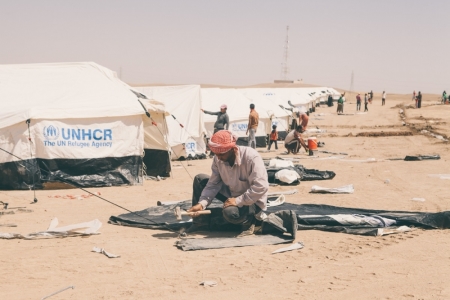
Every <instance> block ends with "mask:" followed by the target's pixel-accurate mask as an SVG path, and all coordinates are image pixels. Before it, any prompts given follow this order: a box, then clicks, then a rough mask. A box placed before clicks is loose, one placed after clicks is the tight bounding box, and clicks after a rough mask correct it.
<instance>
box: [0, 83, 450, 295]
mask: <svg viewBox="0 0 450 300" xmlns="http://www.w3.org/2000/svg"><path fill="white" fill-rule="evenodd" d="M387 92H388V93H389V91H387ZM346 96H347V103H346V104H345V107H344V113H345V115H341V116H338V115H336V106H334V107H331V108H328V107H326V106H324V105H322V107H320V108H318V109H317V110H316V112H315V113H314V114H312V115H311V117H310V127H312V128H314V127H315V126H318V127H319V128H323V129H326V130H327V132H326V133H324V134H320V135H317V136H318V138H319V140H320V141H322V142H325V147H324V148H321V149H322V150H328V151H332V152H346V153H348V154H349V155H348V156H347V157H345V158H344V159H325V158H327V157H329V156H330V155H329V154H323V153H320V154H319V155H318V156H316V157H309V156H307V154H306V153H304V152H301V153H300V154H299V155H298V156H300V163H301V164H303V165H304V166H306V167H307V168H315V169H320V170H331V171H334V172H336V174H337V175H336V177H335V178H334V179H333V180H330V181H321V182H314V181H309V182H302V183H301V184H300V185H298V186H295V187H292V186H283V187H271V188H270V191H278V190H290V189H293V188H295V189H297V190H298V193H297V194H295V195H290V196H287V201H289V202H293V203H315V204H319V203H322V204H329V205H336V206H346V207H357V208H369V209H385V210H407V211H423V212H439V211H446V210H450V201H449V184H450V180H445V179H439V178H436V177H430V176H429V175H430V174H450V163H449V160H450V154H449V148H450V146H449V143H448V142H443V141H442V140H439V139H437V138H435V137H432V136H430V135H428V133H426V132H424V133H422V130H427V132H434V133H435V134H439V135H443V136H445V137H449V136H450V129H449V128H450V127H449V126H450V105H435V103H437V102H438V101H439V96H438V95H424V101H423V107H422V108H421V109H414V108H407V109H405V120H404V122H405V123H406V124H407V125H406V126H403V124H402V122H403V120H402V119H401V115H400V114H399V111H400V109H401V107H403V106H404V105H406V106H409V105H413V102H412V101H411V96H410V95H394V94H388V97H387V100H386V106H381V97H380V94H376V95H375V99H374V102H373V103H372V104H369V112H368V113H367V114H355V110H356V104H355V102H356V101H355V94H352V95H348V94H347V95H346ZM362 106H363V107H362V111H363V110H364V104H363V105H362ZM256 110H258V108H256ZM320 114H322V115H320ZM279 130H282V129H281V128H279ZM382 131H383V132H400V131H402V132H412V133H413V135H412V136H389V137H383V136H382V137H367V136H359V137H357V136H356V135H357V134H358V133H361V132H382ZM259 150H264V149H259ZM284 151H285V149H284V147H283V146H282V147H279V150H277V151H272V152H270V153H263V152H261V155H262V156H263V157H275V156H276V155H280V154H281V153H282V152H284ZM417 154H423V155H426V154H440V156H441V160H436V161H417V162H406V161H389V160H386V159H387V158H397V157H404V156H405V155H417ZM369 158H375V159H376V161H375V162H364V161H365V160H367V159H369ZM172 165H173V175H172V177H171V178H168V179H167V180H164V181H151V180H149V181H145V183H144V185H143V186H125V187H110V188H92V189H89V190H90V191H93V192H101V194H102V196H103V197H105V198H106V199H108V200H111V201H113V202H115V203H117V204H119V205H122V206H124V207H126V208H128V209H130V210H141V209H144V208H147V207H149V206H155V205H156V202H157V201H158V200H161V201H170V200H184V199H189V198H190V197H191V188H192V178H193V177H194V176H195V175H196V174H198V173H207V174H208V173H209V172H210V165H211V159H206V160H195V161H184V162H178V161H175V162H173V163H172ZM182 165H183V166H184V167H183V166H182ZM387 179H388V180H389V183H385V181H386V180H387ZM315 184H318V185H320V186H326V187H338V186H341V185H346V184H353V185H354V186H355V193H353V194H349V195H326V194H310V193H309V191H310V189H311V186H312V185H315ZM36 194H37V198H38V199H39V202H38V203H36V204H30V202H31V201H32V200H33V193H32V192H31V191H0V200H1V201H5V202H9V204H10V206H12V207H14V206H26V207H27V208H28V209H32V210H33V212H32V213H22V214H13V215H2V216H0V224H5V223H14V224H17V227H15V228H9V227H0V232H17V233H22V234H26V233H30V232H34V231H41V230H46V229H47V227H48V225H49V222H50V220H51V219H52V218H53V217H57V218H58V219H59V222H60V225H69V224H74V223H80V222H85V221H89V220H93V219H96V218H98V219H99V220H100V221H101V222H102V223H103V226H102V227H101V228H100V232H101V234H100V235H95V236H90V237H87V238H82V237H72V238H64V239H44V240H0V249H1V250H0V253H1V255H0V270H1V271H0V299H41V298H42V297H44V296H46V295H49V294H51V293H53V292H55V291H57V290H59V289H61V288H64V287H67V286H70V285H73V286H75V289H73V290H72V289H71V290H67V291H64V292H62V293H60V294H58V295H55V296H53V297H51V298H50V299H52V300H56V299H244V298H247V299H450V283H449V282H450V281H449V276H450V251H449V249H450V231H448V230H423V229H416V230H414V231H412V232H408V233H402V234H395V235H388V236H380V237H368V236H356V235H349V234H343V233H329V232H321V231H299V232H298V235H297V241H301V242H303V243H304V245H305V247H304V248H303V249H301V250H296V251H292V252H286V253H281V254H275V255H272V254H271V252H272V251H274V250H276V249H278V248H280V247H283V245H281V246H280V245H272V246H258V247H245V248H231V249H218V250H204V251H191V252H183V251H181V250H179V249H177V248H176V247H175V246H174V243H175V241H176V240H177V235H176V234H174V233H171V232H168V231H163V230H147V229H138V228H130V227H122V226H115V225H111V224H108V223H107V222H108V219H109V217H110V216H111V215H119V214H122V213H125V211H123V210H121V209H120V208H118V207H115V206H113V205H111V204H109V203H107V202H104V201H102V200H100V199H96V198H93V197H92V198H88V199H83V200H71V199H57V198H53V197H52V198H50V197H49V196H55V195H66V194H72V195H73V194H78V195H82V194H85V193H84V192H82V191H80V190H75V189H70V190H51V191H49V190H46V191H37V192H36ZM415 197H419V198H425V201H424V202H418V201H413V200H411V199H412V198H415ZM208 236H216V234H215V233H201V234H197V235H195V237H197V238H203V237H208ZM94 246H98V247H102V248H105V249H106V250H107V251H110V252H112V253H114V254H119V255H121V257H120V258H114V259H109V258H107V257H106V256H104V255H101V254H98V253H93V252H91V249H92V248H93V247H94ZM204 280H214V281H217V283H218V284H217V286H215V287H203V286H199V282H201V281H204Z"/></svg>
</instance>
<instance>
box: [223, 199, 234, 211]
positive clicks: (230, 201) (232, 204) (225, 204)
mask: <svg viewBox="0 0 450 300" xmlns="http://www.w3.org/2000/svg"><path fill="white" fill-rule="evenodd" d="M228 206H237V204H236V198H228V199H227V201H225V202H224V203H223V208H224V209H225V208H227V207H228Z"/></svg>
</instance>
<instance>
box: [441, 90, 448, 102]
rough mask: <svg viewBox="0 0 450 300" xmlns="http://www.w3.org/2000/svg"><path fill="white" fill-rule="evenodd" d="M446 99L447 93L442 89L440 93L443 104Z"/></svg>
mask: <svg viewBox="0 0 450 300" xmlns="http://www.w3.org/2000/svg"><path fill="white" fill-rule="evenodd" d="M446 100H447V93H446V92H445V91H444V92H443V93H442V103H443V104H445V101H446Z"/></svg>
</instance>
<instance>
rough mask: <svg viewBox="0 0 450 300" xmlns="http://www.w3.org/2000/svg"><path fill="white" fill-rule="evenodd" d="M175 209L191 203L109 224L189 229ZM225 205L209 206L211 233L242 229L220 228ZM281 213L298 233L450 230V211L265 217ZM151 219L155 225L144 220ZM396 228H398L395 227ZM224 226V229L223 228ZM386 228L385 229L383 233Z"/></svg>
mask: <svg viewBox="0 0 450 300" xmlns="http://www.w3.org/2000/svg"><path fill="white" fill-rule="evenodd" d="M176 206H180V207H181V209H184V210H187V209H189V208H190V207H191V201H189V200H188V201H184V202H180V203H177V204H173V205H162V206H155V207H150V208H148V209H145V210H142V211H138V212H136V213H137V214H139V215H140V216H138V215H136V214H132V213H127V214H122V215H119V216H111V217H110V219H109V223H111V224H116V225H123V226H132V227H139V228H149V229H167V227H169V228H171V229H180V228H187V227H189V226H190V224H191V220H184V221H181V222H179V221H177V220H176V218H175V215H174V212H173V209H174V208H175V207H176ZM222 206H223V203H222V202H220V201H218V200H214V201H213V203H212V205H210V206H209V207H208V209H209V210H211V216H212V218H211V221H215V222H216V223H215V225H214V224H213V225H214V226H211V227H210V229H212V230H215V229H216V230H230V229H231V230H233V229H234V230H236V229H238V228H239V227H233V226H228V225H226V224H225V223H222V224H224V225H220V223H219V222H218V218H221V216H222ZM279 211H293V212H295V214H296V218H297V226H298V229H299V230H311V229H314V230H323V231H331V232H342V233H349V234H358V235H371V236H376V235H380V234H388V233H398V232H402V230H398V229H399V228H401V227H402V226H414V227H421V228H425V229H449V228H450V211H443V212H436V213H427V212H414V211H389V210H371V209H360V208H348V207H338V206H331V205H318V204H293V203H284V204H282V205H280V206H274V207H268V209H267V211H266V214H270V213H274V212H279ZM142 216H145V218H149V219H151V220H152V221H153V222H150V221H149V220H147V219H145V218H143V217H142ZM394 225H395V226H394ZM221 226H222V227H221ZM380 229H383V230H380Z"/></svg>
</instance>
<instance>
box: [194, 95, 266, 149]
mask: <svg viewBox="0 0 450 300" xmlns="http://www.w3.org/2000/svg"><path fill="white" fill-rule="evenodd" d="M201 93H202V108H203V109H204V110H207V111H213V112H217V111H220V106H221V105H222V104H226V105H227V107H228V109H227V114H228V117H229V120H230V127H229V130H230V131H231V132H233V133H234V134H236V135H237V136H238V138H239V139H238V144H240V145H248V135H247V133H246V132H247V126H248V117H249V113H250V104H251V103H252V102H251V101H250V99H248V98H247V97H245V96H244V95H243V94H242V93H241V92H239V91H238V90H236V89H219V88H203V89H201ZM255 106H256V107H255V110H256V111H257V112H258V114H259V125H258V129H257V130H256V146H257V147H265V146H266V135H267V133H268V130H269V128H270V127H271V121H270V118H269V116H268V115H267V114H266V113H265V112H264V110H263V108H262V105H261V106H260V105H259V104H257V103H255ZM203 118H204V122H205V128H206V132H207V136H208V137H211V136H212V134H213V132H214V123H215V122H216V119H217V117H216V116H215V115H208V114H204V117H203ZM269 132H270V130H269Z"/></svg>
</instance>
